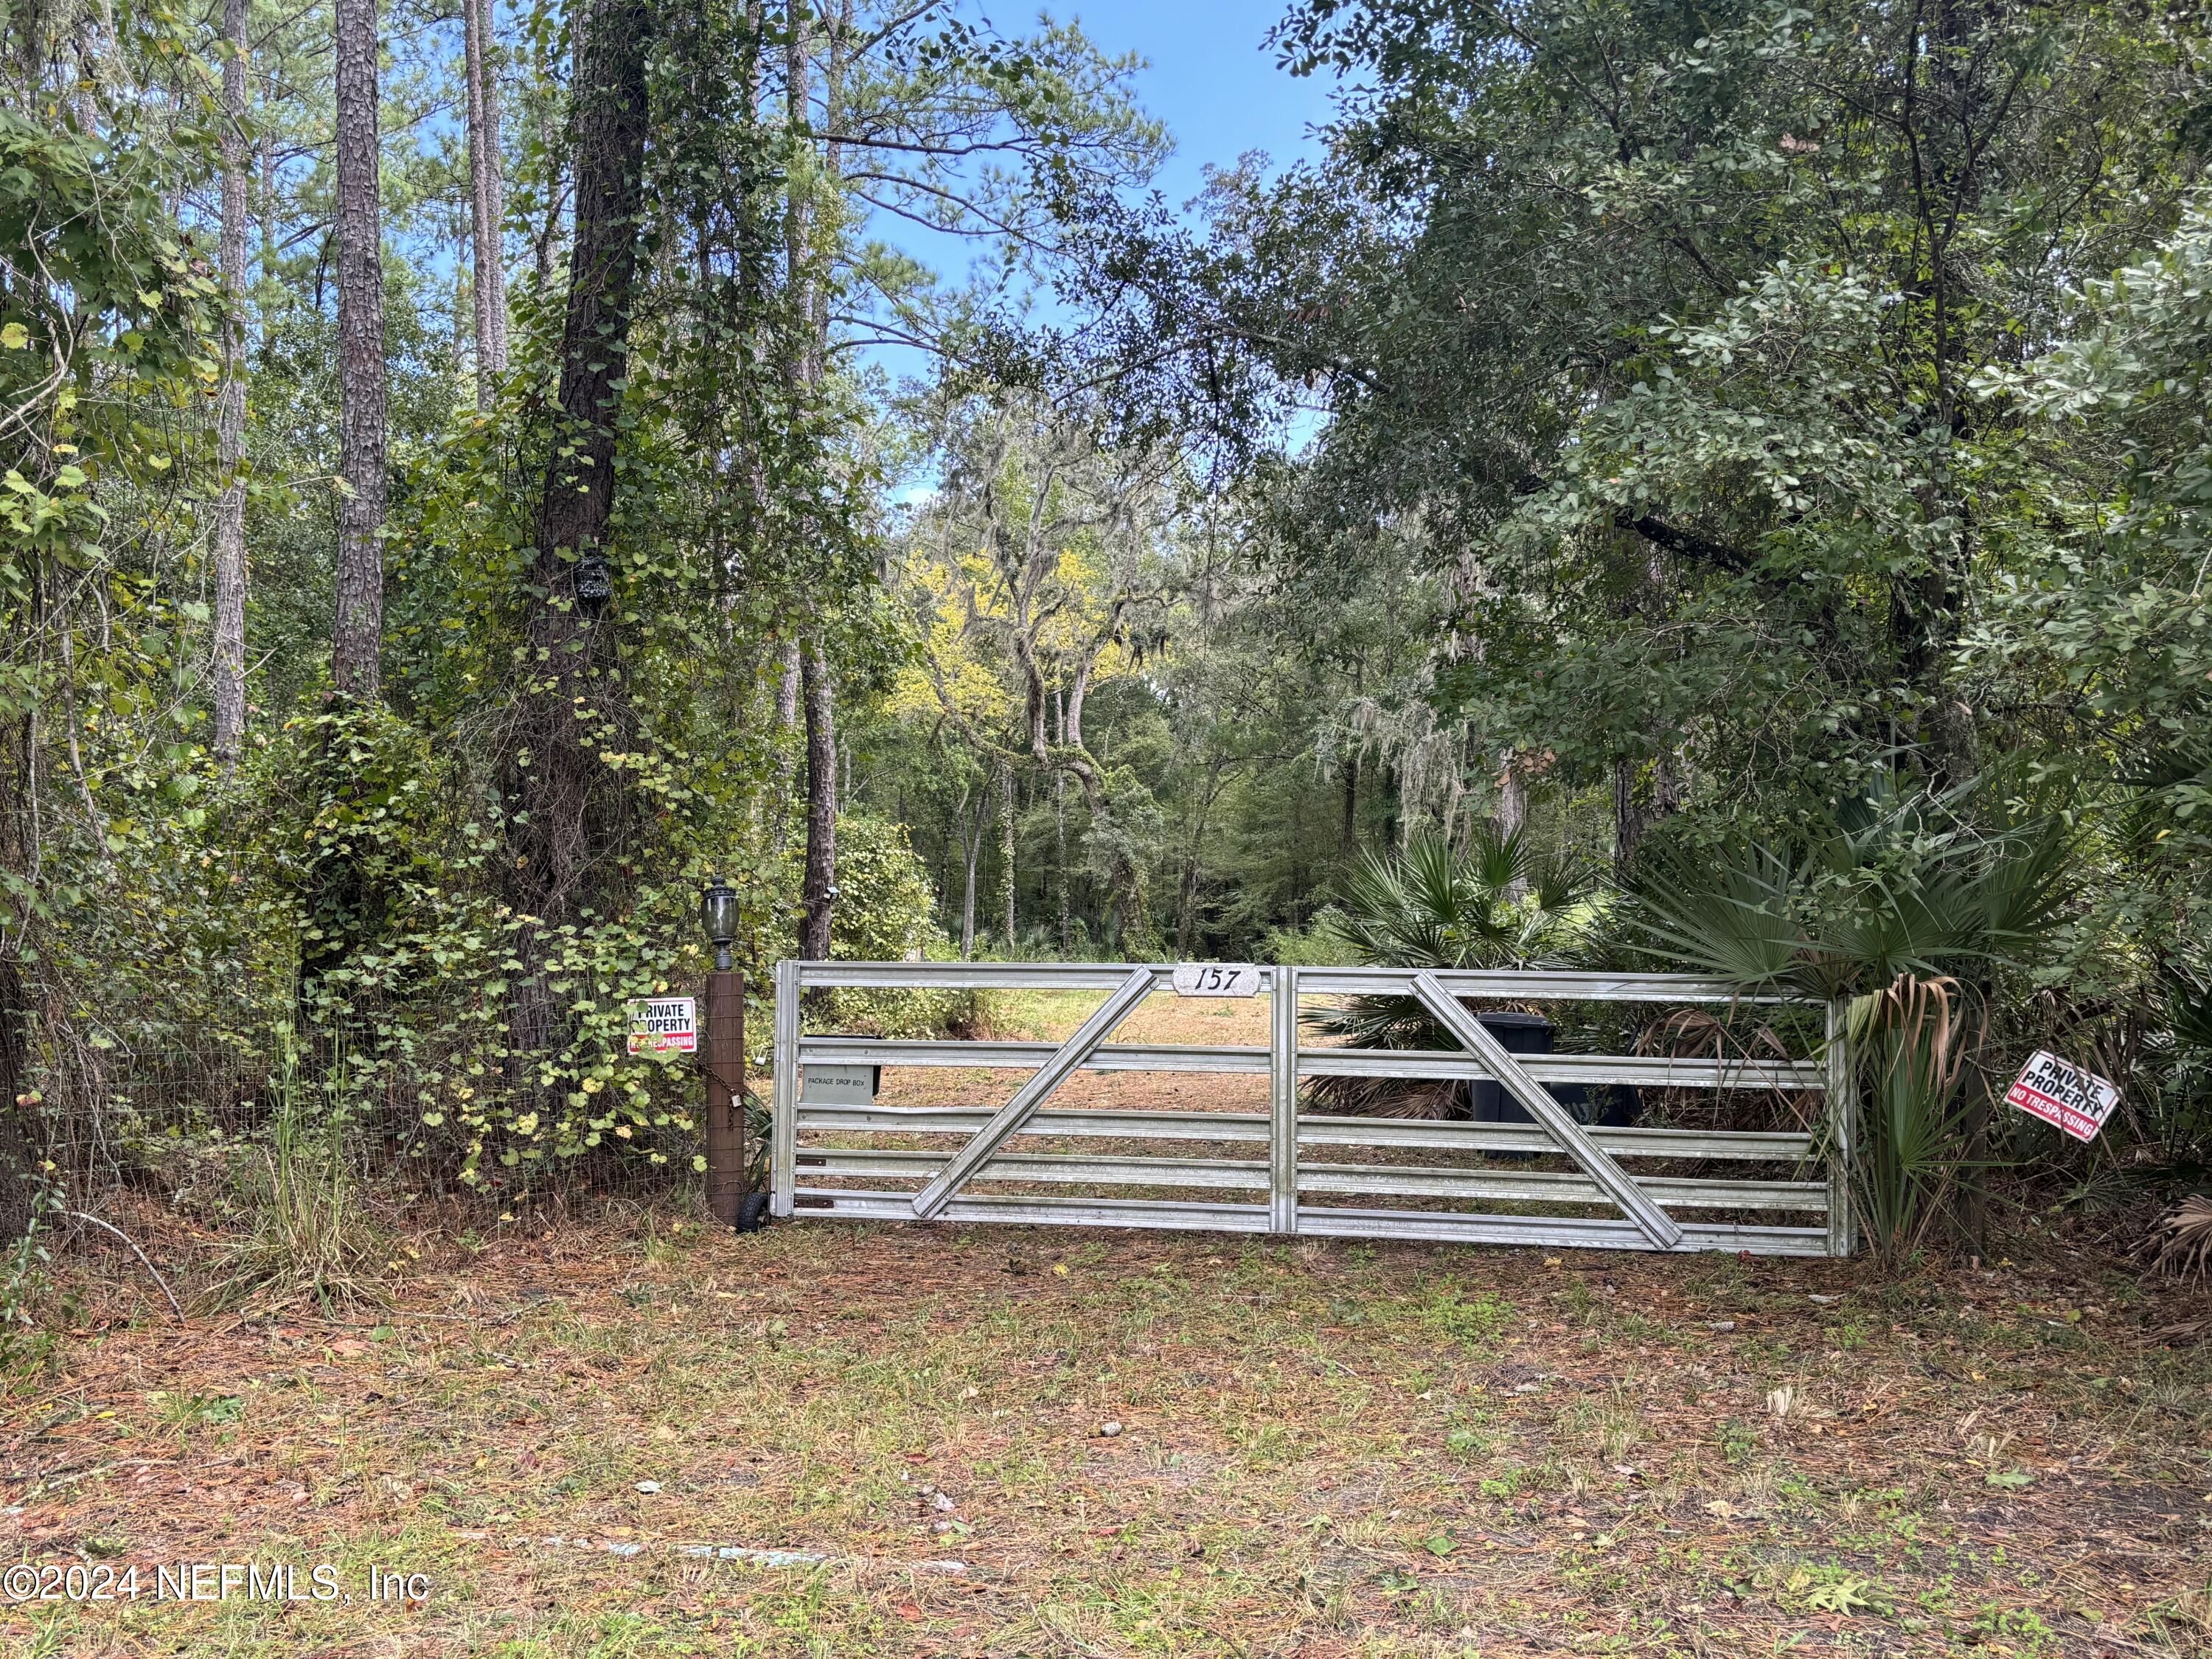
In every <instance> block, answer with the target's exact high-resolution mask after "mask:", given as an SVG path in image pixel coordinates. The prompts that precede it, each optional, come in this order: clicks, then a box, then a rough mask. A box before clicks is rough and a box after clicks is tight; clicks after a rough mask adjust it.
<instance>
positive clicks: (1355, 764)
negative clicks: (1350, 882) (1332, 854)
mask: <svg viewBox="0 0 2212 1659" xmlns="http://www.w3.org/2000/svg"><path fill="white" fill-rule="evenodd" d="M1336 839H1337V852H1338V853H1339V854H1340V856H1342V857H1343V858H1345V859H1347V860H1349V859H1350V858H1351V857H1352V854H1354V853H1356V852H1358V850H1359V757H1358V755H1357V754H1351V755H1346V757H1344V817H1343V822H1342V823H1340V825H1339V826H1338V829H1337V837H1336Z"/></svg>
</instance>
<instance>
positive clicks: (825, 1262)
mask: <svg viewBox="0 0 2212 1659" xmlns="http://www.w3.org/2000/svg"><path fill="white" fill-rule="evenodd" d="M1032 1001H1033V1004H1034V1006H1031V1007H1030V1009H1029V1010H1028V1011H1027V1016H1026V1018H1027V1019H1028V1027H1027V1029H1030V1030H1033V1031H1034V1032H1035V1033H1036V1035H1040V1036H1042V1035H1047V1034H1048V1033H1051V1032H1053V1031H1055V1030H1059V1029H1060V1028H1062V1027H1064V1026H1065V1025H1066V1024H1070V1023H1072V1022H1073V1021H1074V1020H1077V1019H1079V1018H1080V1017H1081V1013H1082V1012H1083V1006H1084V1005H1083V1003H1082V1002H1081V1000H1062V1001H1063V1002H1065V1004H1066V1006H1061V1004H1060V1003H1056V1002H1054V1001H1053V1000H1050V999H1046V998H1036V999H1033V1000H1032ZM1253 1018H1254V1011H1253V1010H1251V1009H1232V1010H1231V1011H1230V1012H1229V1013H1228V1014H1223V1013H1220V1012H1214V1011H1212V1010H1211V1009H1209V1008H1208V1006H1206V1005H1202V1004H1182V1005H1180V1006H1178V1005H1176V1004H1175V1003H1173V1002H1172V1001H1171V1000H1162V1001H1159V1002H1156V1003H1155V1004H1150V1005H1147V1006H1146V1008H1144V1009H1141V1010H1140V1011H1139V1015H1138V1017H1137V1020H1136V1022H1134V1024H1135V1025H1136V1026H1137V1029H1134V1030H1132V1031H1131V1032H1130V1033H1129V1035H1130V1036H1133V1037H1135V1038H1138V1039H1139V1040H1150V1041H1161V1042H1241V1041H1249V1040H1251V1036H1250V1032H1249V1029H1247V1028H1249V1026H1250V1024H1251V1021H1252V1019H1253ZM1252 1081H1253V1080H1251V1079H1217V1080H1215V1081H1214V1083H1212V1084H1207V1085H1204V1086H1206V1088H1208V1089H1210V1090H1213V1091H1214V1092H1213V1093H1212V1094H1210V1095H1209V1096H1208V1098H1209V1099H1210V1100H1214V1101H1215V1102H1216V1103H1218V1100H1219V1099H1220V1098H1222V1097H1224V1096H1223V1095H1222V1092H1221V1091H1234V1090H1237V1089H1239V1088H1244V1087H1245V1086H1246V1085H1248V1084H1250V1083H1251V1082H1252ZM1011 1083H1012V1079H1011V1077H1010V1076H1009V1075H1007V1074H1001V1075H1000V1076H999V1077H996V1078H976V1077H969V1076H964V1075H963V1074H962V1073H952V1072H938V1073H926V1074H908V1076H907V1077H905V1078H903V1079H899V1081H898V1085H897V1086H898V1087H899V1088H900V1089H902V1090H904V1091H906V1092H905V1093H904V1094H903V1095H902V1096H900V1098H903V1099H905V1100H906V1101H907V1102H908V1103H922V1102H923V1101H925V1100H934V1099H946V1100H950V1099H961V1098H967V1099H973V1098H975V1097H976V1096H977V1094H978V1092H979V1090H980V1088H981V1085H989V1087H990V1088H991V1089H994V1090H997V1091H1004V1090H1005V1089H1006V1088H1008V1087H1010V1086H1011ZM1072 1086H1078V1087H1079V1088H1080V1089H1081V1091H1083V1094H1084V1097H1085V1098H1086V1099H1088V1100H1089V1101H1090V1102H1091V1103H1093V1104H1100V1105H1104V1104H1121V1105H1155V1104H1158V1105H1166V1104H1170V1103H1173V1102H1174V1101H1176V1099H1177V1098H1179V1096H1178V1094H1177V1093H1176V1092H1174V1091H1181V1090H1187V1089H1188V1088H1189V1087H1191V1086H1193V1085H1190V1084H1189V1082H1188V1079H1185V1080H1182V1082H1180V1083H1178V1082H1176V1081H1174V1080H1171V1079H1170V1080H1163V1079H1157V1078H1149V1077H1146V1076H1143V1075H1142V1074H1134V1073H1118V1074H1109V1075H1107V1076H1103V1077H1091V1078H1085V1079H1079V1081H1078V1085H1072ZM1248 1092H1249V1090H1248ZM510 1216H511V1218H510V1219H507V1220H504V1221H502V1222H501V1223H499V1224H494V1223H492V1222H490V1221H489V1218H488V1217H487V1216H486V1215H481V1214H480V1215H476V1216H474V1217H472V1218H463V1217H459V1216H456V1217H453V1218H451V1225H447V1226H442V1227H441V1226H440V1225H434V1224H432V1223H429V1222H424V1221H417V1222H416V1223H414V1224H413V1225H398V1224H397V1223H395V1224H393V1225H392V1227H391V1229H390V1232H391V1237H389V1238H388V1239H386V1240H385V1241H383V1243H384V1244H385V1246H386V1248H380V1249H379V1250H378V1252H377V1256H376V1260H377V1261H379V1262H381V1263H385V1264H386V1265H385V1266H384V1267H382V1269H381V1270H380V1273H379V1274H378V1275H377V1277H376V1280H375V1283H374V1286H373V1293H374V1296H376V1297H379V1298H381V1299H380V1300H378V1301H374V1302H368V1303H364V1304H359V1305H358V1306H357V1308H356V1310H355V1311H353V1312H350V1313H349V1312H348V1311H347V1310H346V1304H344V1303H343V1302H341V1301H338V1300H337V1299H336V1298H335V1297H333V1298H331V1299H329V1300H327V1301H323V1300H319V1299H318V1297H317V1296H316V1294H315V1288H316V1287H315V1286H314V1285H313V1284H312V1283H307V1284H305V1285H302V1282H301V1280H300V1279H297V1278H296V1277H295V1276H291V1275H289V1271H288V1270H286V1264H287V1263H288V1262H289V1261H290V1257H289V1255H286V1254H285V1253H284V1252H283V1251H281V1250H280V1251H278V1252H277V1253H276V1269H278V1270H279V1271H276V1272H275V1273H273V1274H272V1275H271V1278H270V1279H264V1281H263V1282H264V1284H266V1283H270V1282H271V1279H273V1280H274V1282H276V1283H277V1284H279V1285H283V1286H285V1287H289V1288H293V1297H294V1299H292V1300H291V1301H290V1302H289V1304H288V1305H284V1306H276V1305H273V1304H271V1303H270V1302H268V1301H261V1300H257V1301H255V1302H253V1303H252V1304H248V1305H247V1306H246V1307H245V1308H237V1307H234V1308H232V1309H231V1310H229V1311H228V1312H216V1313H210V1312H201V1313H198V1314H197V1315H196V1316H194V1318H193V1319H192V1320H191V1322H190V1323H189V1324H188V1325H187V1327H186V1328H184V1329H183V1330H181V1331H180V1330H179V1329H177V1328H175V1327H174V1326H173V1324H172V1323H170V1322H168V1321H167V1318H166V1317H165V1316H163V1315H165V1312H166V1310H157V1309H155V1308H154V1307H153V1306H151V1305H150V1304H149V1302H148V1301H147V1300H146V1289H145V1286H144V1285H143V1284H142V1283H141V1282H139V1281H138V1280H137V1279H131V1278H129V1277H127V1276H126V1274H125V1268H124V1267H123V1266H122V1265H121V1264H118V1267H117V1269H116V1273H115V1275H114V1277H113V1278H112V1279H105V1278H91V1277H88V1278H86V1279H84V1280H83V1281H82V1283H80V1284H77V1285H72V1286H71V1287H70V1289H71V1290H72V1291H73V1292H74V1295H75V1305H76V1306H77V1307H79V1308H80V1309H81V1310H82V1315H81V1319H82V1322H81V1323H80V1324H79V1326H78V1327H77V1328H76V1329H75V1330H73V1331H72V1332H71V1333H70V1334H69V1336H68V1338H67V1340H65V1341H64V1344H63V1345H62V1346H61V1347H60V1348H59V1350H58V1359H57V1368H56V1369H55V1370H52V1371H50V1372H48V1373H46V1374H44V1375H43V1376H41V1378H40V1380H39V1381H37V1382H36V1383H27V1384H25V1385H23V1386H22V1387H21V1389H19V1390H18V1391H17V1392H16V1393H15V1394H14V1395H11V1396H8V1397H5V1398H0V1443H5V1448H6V1449H5V1450H4V1452H0V1480H4V1481H5V1483H6V1486H5V1495H4V1497H0V1510H4V1513H0V1539H4V1541H5V1542H6V1546H7V1547H8V1548H9V1550H10V1551H12V1552H14V1553H15V1555H16V1556H17V1557H18V1558H19V1559H21V1561H24V1562H27V1563H32V1564H35V1565H40V1566H41V1567H44V1566H53V1567H56V1568H64V1567H67V1566H69V1565H76V1566H78V1567H80V1568H86V1569H89V1568H91V1567H94V1566H95V1565H104V1566H106V1567H109V1568H112V1569H113V1570H116V1571H122V1570H124V1569H126V1568H127V1567H129V1566H131V1565H137V1566H138V1567H139V1569H140V1571H141V1575H142V1582H143V1583H151V1582H152V1579H153V1575H154V1573H155V1568H156V1565H157V1564H167V1565H169V1566H170V1567H171V1569H172V1571H174V1570H175V1568H176V1565H177V1564H179V1563H185V1564H190V1563H222V1562H226V1561H228V1562H239V1563H244V1562H252V1563H255V1564H258V1565H262V1566H263V1567H264V1568H265V1567H266V1566H267V1565H270V1564H278V1565H287V1564H289V1565H295V1566H296V1567H297V1568H298V1569H300V1574H301V1583H303V1584H305V1583H307V1574H308V1572H309V1571H310V1570H312V1569H313V1567H315V1566H317V1565H324V1564H327V1565H329V1566H330V1567H331V1568H332V1569H333V1571H334V1572H335V1575H336V1583H337V1585H338V1587H339V1588H340V1589H341V1591H342V1593H343V1595H344V1596H349V1597H350V1599H349V1600H348V1599H339V1600H334V1601H313V1600H307V1601H295V1602H292V1603H289V1604H282V1603H272V1602H270V1601H252V1600H246V1599H239V1598H236V1597H234V1598H233V1599H231V1600H228V1601H220V1602H217V1601H202V1602H189V1601H185V1602H179V1601H155V1600H154V1599H152V1598H151V1596H150V1595H148V1596H146V1597H144V1598H143V1599H140V1600H137V1601H126V1600H109V1601H101V1602H96V1603H70V1602H65V1601H58V1602H52V1603H40V1604H33V1605H28V1606H21V1605H19V1606H12V1607H11V1606H8V1605H5V1604H4V1603H0V1652H4V1653H6V1654H8V1655H11V1656H12V1655H16V1654H26V1655H27V1654H55V1655H68V1656H70V1659H79V1656H82V1659H110V1656H115V1659H120V1656H125V1655H140V1654H147V1653H156V1652H166V1653H190V1654H193V1655H200V1654H208V1655H218V1654H219V1655H224V1656H232V1659H261V1656H276V1655H280V1654H281V1655H287V1656H289V1655H293V1654H302V1653H304V1654H313V1655H319V1656H320V1655H347V1656H351V1655H359V1656H363V1659H368V1656H386V1655H392V1656H402V1655H404V1656H408V1659H413V1656H417V1655H453V1656H462V1655H466V1656H471V1659H475V1656H491V1659H617V1656H626V1659H627V1656H634V1659H659V1656H672V1655H689V1654H698V1655H705V1654H714V1655H732V1654H733V1655H774V1656H785V1655H789V1656H814V1655H824V1656H827V1655H840V1656H842V1655H846V1654H862V1653H865V1654H871V1655H878V1654H880V1655H896V1656H907V1655H912V1656H917V1659H919V1656H925V1655H956V1654H957V1655H967V1654H988V1655H1000V1654H1018V1655H1032V1654H1035V1655H1069V1656H1094V1655H1096V1656H1109V1655H1110V1656H1147V1655H1186V1654H1188V1655H1222V1656H1231V1655H1237V1656H1243V1655H1253V1656H1257V1655H1277V1654H1280V1655H1290V1654H1298V1655H1306V1656H1337V1655H1344V1656H1355V1655H1356V1656H1376V1659H1382V1656H1394V1659H1395V1656H1431V1655H1435V1656H1443V1655H1468V1654H1480V1655H1490V1656H1501V1655H1521V1654H1531V1655H1533V1654H1558V1653H1616V1652H1631V1651H1633V1652H1639V1653H1656V1654H1681V1655H1685V1656H1706V1655H1718V1654H1729V1655H1733V1654H1771V1653H1775V1652H1778V1651H1781V1650H1789V1651H1791V1652H1808V1651H1810V1652H1828V1653H1850V1654H1862V1655H1863V1654H1881V1653H1888V1654H1912V1655H1922V1654H1944V1653H1959V1654H1966V1653H1973V1654H1996V1655H2008V1656H2013V1655H2016V1656H2045V1655H2051V1656H2056V1655H2061V1654H2065V1655H2072V1654H2076V1653H2080V1654H2107V1655H2127V1654H2131V1653H2140V1652H2148V1653H2152V1654H2157V1655H2181V1654H2190V1653H2200V1652H2204V1651H2207V1650H2208V1644H2212V1449H2208V1448H2212V1387H2208V1385H2212V1357H2208V1354H2207V1352H2206V1351H2204V1350H2202V1349H2193V1348H2188V1347H2169V1346H2164V1343H2165V1341H2166V1338H2165V1337H2164V1336H2162V1334H2161V1333H2166V1332H2171V1331H2173V1330H2177V1329H2179V1328H2183V1327H2184V1326H2185V1324H2186V1323H2187V1322H2189V1321H2190V1320H2191V1319H2201V1316H2202V1306H2201V1295H2202V1292H2201V1291H2186V1290H2180V1289H2174V1288H2170V1287H2161V1286H2158V1285H2154V1284H2151V1283H2148V1282H2147V1281H2145V1280H2143V1279H2140V1278H2138V1277H2137V1276H2136V1273H2134V1272H2133V1271H2132V1270H2130V1269H2129V1268H2128V1267H2127V1266H2126V1264H2124V1263H2120V1262H2117V1261H2110V1260H2108V1259H2106V1258H2102V1257H2100V1256H2098V1255H2095V1254H2094V1253H2093V1252H2089V1251H2087V1250H2086V1249H2085V1250H2081V1251H2075V1250H2073V1249H2069V1247H2068V1246H2067V1245H2066V1244H2065V1243H2063V1242H2061V1241H2059V1240H2057V1239H2056V1238H2054V1237H2051V1236H2050V1235H2048V1234H2035V1235H2032V1237H2033V1238H2034V1239H2035V1240H2036V1243H2035V1247H2034V1249H2033V1253H2031V1252H2030V1250H2029V1249H2028V1247H2027V1244H2025V1243H2023V1244H2022V1245H2020V1246H2016V1247H2015V1253H2016V1254H2019V1255H2021V1256H2022V1258H2023V1260H2022V1261H2021V1262H2020V1263H2018V1264H2015V1262H2013V1261H2001V1262H1999V1263H1997V1264H1996V1266H1994V1267H1989V1268H1986V1269H1984V1268H1981V1267H1942V1268H1939V1269H1930V1270H1929V1271H1927V1272H1925V1273H1921V1274H1919V1275H1918V1276H1916V1277H1910V1278H1906V1279H1888V1278H1884V1277H1882V1276H1881V1275H1880V1274H1878V1273H1875V1271H1874V1270H1873V1269H1872V1268H1871V1267H1869V1266H1867V1265H1866V1264H1863V1263H1856V1262H1826V1261H1750V1260H1742V1259H1738V1258H1735V1257H1732V1256H1698V1257H1678V1258H1655V1257H1648V1256H1641V1255H1595V1254H1583V1253H1575V1252H1566V1253H1563V1254H1561V1255H1556V1256H1547V1255H1545V1254H1544V1253H1542V1252H1541V1251H1537V1250H1510V1249H1471V1248H1461V1247H1443V1246H1425V1245H1401V1244H1392V1243H1381V1242H1373V1243H1368V1242H1361V1243H1344V1244H1330V1243H1313V1242H1310V1243H1281V1242H1268V1241H1251V1240H1245V1239H1237V1238H1231V1237H1202V1236H1191V1237H1175V1236H1167V1235H1158V1234H1149V1235H1115V1234H1109V1233H1092V1232H1081V1231H1057V1230H1049V1229H1018V1228H1000V1229H983V1228H952V1227H942V1226H933V1227H908V1228H897V1227H878V1226H872V1225H854V1224H850V1223H829V1222H823V1221H811V1222H802V1223H799V1224H798V1225H778V1226H776V1227H775V1228H772V1229H770V1230H769V1231H767V1232H764V1233H762V1234H757V1235H754V1236H751V1237H742V1238H741V1237H736V1236H734V1235H732V1234H729V1233H727V1232H725V1231H720V1230H715V1229H712V1228H708V1227H705V1226H702V1223H701V1218H699V1216H698V1215H697V1214H696V1212H690V1211H687V1210H685V1209H684V1208H683V1207H681V1206H678V1205H676V1204H674V1203H673V1202H672V1201H671V1203H670V1204H669V1205H667V1206H664V1207H661V1208H659V1209H648V1210H643V1211H641V1210H640V1209H638V1208H637V1207H636V1206H611V1207H610V1208H609V1210H608V1211H607V1212H605V1213H602V1214H599V1215H598V1216H596V1217H593V1218H581V1219H579V1218H562V1217H547V1216H544V1215H541V1214H538V1213H536V1212H531V1211H528V1210H527V1209H521V1208H520V1207H519V1206H518V1209H517V1211H515V1212H510ZM130 1220H131V1230H132V1232H133V1235H134V1236H135V1237H141V1238H144V1239H147V1240H149V1242H150V1243H152V1244H153V1247H154V1250H155V1255H157V1256H158V1257H161V1259H163V1260H167V1261H174V1260H176V1259H177V1258H178V1257H179V1255H184V1254H186V1253H188V1252H187V1244H186V1242H185V1241H183V1240H180V1239H175V1238H170V1239H167V1240H164V1239H163V1238H162V1237H161V1228H162V1226H163V1225H164V1223H163V1220H162V1218H161V1214H160V1213H159V1212H156V1211H155V1210H154V1209H153V1208H152V1207H151V1206H148V1207H147V1210H146V1212H145V1213H143V1214H141V1215H138V1216H135V1217H131V1218H130ZM171 1225H173V1223H172V1224H171ZM318 1239H321V1240H323V1241H324V1242H327V1235H326V1234H316V1235H314V1236H313V1237H311V1238H310V1239H309V1241H308V1242H309V1243H314V1242H316V1240H318ZM203 1253H204V1255H207V1256H208V1257H209V1259H210V1261H214V1262H215V1263H216V1265H215V1266H214V1267H212V1268H211V1269H210V1272H211V1273H212V1274H213V1275H215V1276H216V1279H217V1280H218V1282H219V1279H220V1276H221V1275H222V1273H225V1272H226V1271H228V1269H227V1268H226V1267H224V1266H223V1265H222V1259H221V1253H220V1251H219V1250H205V1249H204V1251H203ZM309 1254H310V1255H313V1252H310V1253H309ZM317 1259H319V1260H327V1259H329V1258H328V1257H327V1256H324V1257H319V1258H317ZM346 1260H347V1261H348V1262H350V1261H351V1256H350V1255H348V1256H347V1258H346ZM347 1271H349V1272H350V1271H351V1268H350V1267H348V1268H347ZM2192 1296H2194V1297H2197V1298H2199V1299H2198V1300H2197V1301H2194V1302H2192V1301H2191V1297H2192ZM1816 1297H1817V1298H1818V1299H1815V1298H1816ZM196 1305H197V1306H199V1307H201V1308H202V1309H206V1308H209V1307H210V1306H211V1305H212V1302H211V1299H208V1298H203V1299H201V1300H200V1301H199V1302H198V1303H197V1304H196ZM372 1583H374V1584H376V1585H378V1586H380V1587H386V1586H390V1585H392V1584H395V1583H396V1584H398V1586H399V1587H400V1589H399V1591H398V1593H397V1594H394V1595H383V1596H380V1597H373V1596H372V1595H371V1590H370V1586H371V1584H372ZM417 1592H427V1593H417Z"/></svg>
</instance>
